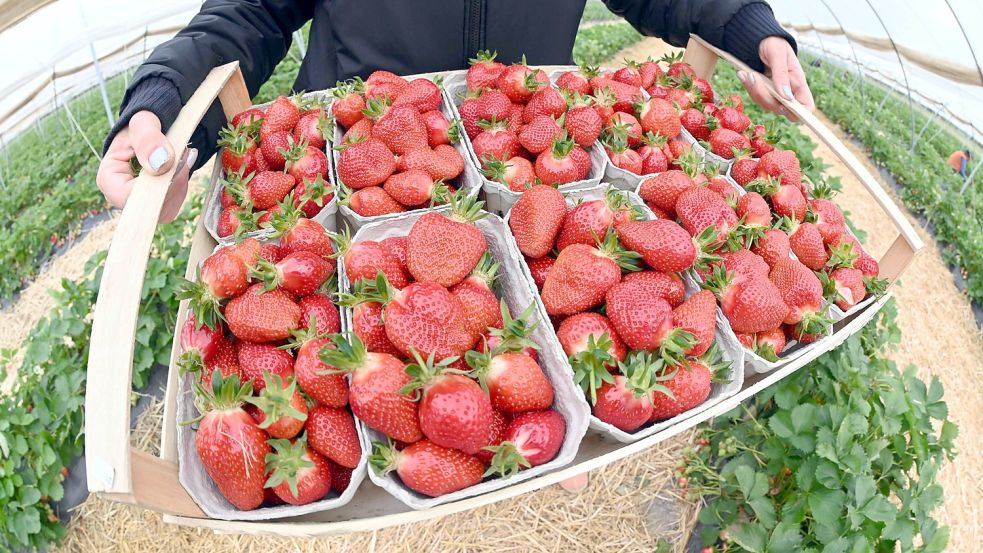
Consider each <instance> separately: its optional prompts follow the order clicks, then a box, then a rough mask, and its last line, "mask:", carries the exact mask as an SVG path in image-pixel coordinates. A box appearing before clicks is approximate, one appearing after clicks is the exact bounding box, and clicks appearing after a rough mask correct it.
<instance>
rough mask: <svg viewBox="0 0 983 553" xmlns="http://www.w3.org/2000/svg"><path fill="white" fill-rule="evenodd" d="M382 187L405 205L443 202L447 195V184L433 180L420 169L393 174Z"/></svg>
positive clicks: (413, 205) (414, 205) (412, 205)
mask: <svg viewBox="0 0 983 553" xmlns="http://www.w3.org/2000/svg"><path fill="white" fill-rule="evenodd" d="M382 189H383V190H385V191H386V193H387V194H389V196H390V197H391V198H393V199H394V200H396V201H397V202H399V203H400V205H403V206H405V207H416V206H425V205H428V204H429V205H435V204H440V203H444V201H446V200H445V198H446V196H447V186H446V185H444V184H443V183H442V182H434V181H433V180H431V179H430V175H428V174H427V173H426V172H424V171H422V170H420V169H410V170H409V171H406V172H403V173H395V174H393V175H392V176H390V177H389V178H388V179H386V184H384V185H383V186H382Z"/></svg>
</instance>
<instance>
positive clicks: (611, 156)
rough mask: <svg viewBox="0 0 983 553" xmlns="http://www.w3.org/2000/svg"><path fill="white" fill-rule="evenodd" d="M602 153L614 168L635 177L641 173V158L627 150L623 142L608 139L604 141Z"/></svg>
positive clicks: (632, 151)
mask: <svg viewBox="0 0 983 553" xmlns="http://www.w3.org/2000/svg"><path fill="white" fill-rule="evenodd" d="M604 153H605V154H607V156H608V160H610V162H611V165H613V166H614V167H617V168H619V169H623V170H625V171H628V172H630V173H634V174H636V175H639V174H641V173H642V156H640V155H638V152H636V151H635V150H629V149H628V144H627V143H626V142H625V141H624V140H620V139H616V138H614V137H608V139H607V140H605V141H604Z"/></svg>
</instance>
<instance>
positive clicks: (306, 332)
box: [278, 313, 328, 350]
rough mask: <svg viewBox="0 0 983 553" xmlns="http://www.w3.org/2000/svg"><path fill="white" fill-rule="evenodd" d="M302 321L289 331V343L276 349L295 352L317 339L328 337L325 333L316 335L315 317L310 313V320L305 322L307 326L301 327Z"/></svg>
mask: <svg viewBox="0 0 983 553" xmlns="http://www.w3.org/2000/svg"><path fill="white" fill-rule="evenodd" d="M303 323H304V321H301V326H300V327H299V328H295V329H293V330H291V331H290V341H288V342H287V343H286V344H283V345H282V346H278V349H282V350H295V349H300V348H301V347H302V346H303V345H304V344H306V343H308V342H312V341H314V340H317V339H319V338H324V337H325V336H327V335H328V333H327V332H321V333H318V331H317V317H315V316H314V313H311V317H310V319H308V320H307V326H303Z"/></svg>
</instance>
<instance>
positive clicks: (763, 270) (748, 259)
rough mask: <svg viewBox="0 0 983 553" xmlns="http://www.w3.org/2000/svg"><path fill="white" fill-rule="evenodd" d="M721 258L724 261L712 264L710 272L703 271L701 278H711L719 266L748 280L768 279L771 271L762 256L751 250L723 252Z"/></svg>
mask: <svg viewBox="0 0 983 553" xmlns="http://www.w3.org/2000/svg"><path fill="white" fill-rule="evenodd" d="M720 256H721V257H722V258H723V260H721V261H717V262H714V263H712V264H711V265H710V269H709V270H708V271H705V272H704V271H701V272H700V276H701V277H704V278H706V277H708V276H710V275H711V274H712V273H713V270H714V269H715V268H716V267H717V266H719V265H723V267H724V269H726V270H727V272H728V273H731V274H737V275H744V276H746V277H748V278H768V272H769V271H770V270H771V268H770V266H769V265H768V264H767V263H765V260H764V259H762V258H761V256H759V255H757V254H754V253H752V252H751V251H750V250H744V249H739V250H736V251H733V252H722V253H721V254H720Z"/></svg>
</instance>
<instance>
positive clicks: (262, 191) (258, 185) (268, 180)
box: [232, 166, 327, 209]
mask: <svg viewBox="0 0 983 553" xmlns="http://www.w3.org/2000/svg"><path fill="white" fill-rule="evenodd" d="M325 167H327V166H325ZM295 183H296V180H294V177H293V176H291V175H288V174H286V173H281V172H279V171H263V172H261V173H257V174H255V175H247V176H245V177H243V178H242V181H240V182H238V183H235V184H233V188H232V190H233V195H235V196H238V197H240V198H247V199H248V200H249V202H251V203H252V205H253V207H255V208H256V209H270V208H271V207H273V206H275V205H276V204H277V203H279V202H280V201H282V200H283V198H284V197H285V196H286V195H287V194H288V193H289V192H290V191H291V190H292V189H293V187H294V184H295Z"/></svg>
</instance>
